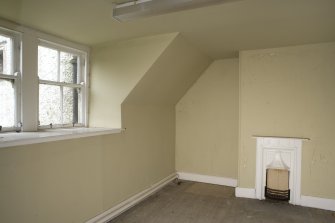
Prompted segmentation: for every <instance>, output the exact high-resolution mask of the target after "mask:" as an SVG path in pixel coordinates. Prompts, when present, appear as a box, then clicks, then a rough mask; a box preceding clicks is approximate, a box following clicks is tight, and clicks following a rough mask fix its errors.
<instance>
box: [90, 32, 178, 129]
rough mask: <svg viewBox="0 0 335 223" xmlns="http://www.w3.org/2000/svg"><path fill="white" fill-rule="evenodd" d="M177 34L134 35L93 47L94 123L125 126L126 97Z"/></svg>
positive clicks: (92, 110)
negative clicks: (123, 114)
mask: <svg viewBox="0 0 335 223" xmlns="http://www.w3.org/2000/svg"><path fill="white" fill-rule="evenodd" d="M176 35H177V34H165V35H158V36H151V37H144V38H138V39H132V40H128V41H123V42H120V43H117V44H114V45H111V46H108V45H107V46H106V45H103V46H99V47H96V48H94V49H93V50H92V54H91V58H92V61H91V64H92V69H91V70H92V71H91V73H92V75H91V80H90V81H91V83H90V85H91V88H90V111H89V120H90V123H89V124H90V126H94V127H97V126H98V127H116V128H120V127H121V103H122V101H123V100H124V99H125V98H126V97H127V95H128V94H129V93H130V91H131V90H132V89H133V88H134V87H135V85H136V84H137V82H138V81H139V80H140V79H141V78H142V77H143V76H144V74H145V73H146V72H147V71H148V69H149V68H150V67H151V66H152V64H153V63H154V62H155V60H156V59H157V58H158V57H159V56H160V54H161V53H162V52H163V51H164V50H165V49H166V47H167V46H168V45H169V44H170V43H171V41H172V40H173V39H174V38H175V37H176ZM97 74H99V75H97Z"/></svg>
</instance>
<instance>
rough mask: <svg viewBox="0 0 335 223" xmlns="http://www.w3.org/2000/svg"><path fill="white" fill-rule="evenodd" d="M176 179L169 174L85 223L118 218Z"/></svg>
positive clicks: (98, 222) (104, 221) (96, 222)
mask: <svg viewBox="0 0 335 223" xmlns="http://www.w3.org/2000/svg"><path fill="white" fill-rule="evenodd" d="M176 178H177V175H176V174H175V173H174V174H171V175H170V176H168V177H166V178H164V179H163V180H161V181H159V182H157V183H155V184H153V185H152V186H150V187H149V188H147V189H145V190H144V191H142V192H140V193H138V194H135V195H134V196H132V197H130V198H128V199H127V200H125V201H123V202H121V203H120V204H118V205H116V206H114V207H112V208H110V209H109V210H107V211H105V212H103V213H101V214H99V215H98V216H96V217H94V218H92V219H90V220H88V221H87V222H86V223H106V222H108V221H110V220H112V219H113V218H115V217H117V216H119V215H120V214H122V213H123V212H125V211H127V210H128V209H130V208H132V207H133V206H135V205H136V204H138V203H139V202H141V201H143V200H144V199H146V198H147V197H149V196H150V195H152V194H154V193H155V192H157V191H158V190H160V189H161V188H162V187H164V186H165V185H167V184H168V183H170V182H172V181H173V180H174V179H176Z"/></svg>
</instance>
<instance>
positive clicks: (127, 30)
mask: <svg viewBox="0 0 335 223" xmlns="http://www.w3.org/2000/svg"><path fill="white" fill-rule="evenodd" d="M0 2H1V7H0V17H3V18H6V19H9V20H13V21H15V22H18V23H21V24H24V25H27V26H30V27H33V28H37V29H40V30H42V31H45V32H48V33H52V34H56V35H58V36H61V37H64V38H66V39H69V40H72V41H76V42H79V43H83V44H86V45H90V46H94V45H99V44H103V43H106V42H113V41H119V40H122V39H129V38H134V37H140V36H146V35H154V34H161V33H169V32H180V33H181V34H182V35H183V36H184V37H185V38H186V39H187V40H189V41H190V42H192V43H193V44H194V45H196V46H197V47H198V48H199V49H200V50H202V51H203V52H204V53H206V54H208V55H209V56H211V57H213V58H226V57H233V56H237V52H238V50H243V49H258V48H269V47H280V46H289V45H297V44H304V43H316V42H328V41H335V0H240V1H232V2H228V3H224V4H221V5H215V6H210V7H205V8H199V9H193V10H187V11H182V12H176V13H171V14H165V15H160V16H154V17H150V18H144V19H138V20H134V21H129V22H122V23H120V22H117V21H115V20H113V19H112V16H111V13H112V2H113V0H0Z"/></svg>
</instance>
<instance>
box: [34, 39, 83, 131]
mask: <svg viewBox="0 0 335 223" xmlns="http://www.w3.org/2000/svg"><path fill="white" fill-rule="evenodd" d="M38 77H39V125H40V127H41V128H45V127H47V128H50V127H51V128H53V127H67V126H84V125H85V55H84V54H83V53H82V52H79V51H76V50H72V49H70V48H66V47H64V46H60V45H56V44H52V43H49V42H44V41H41V42H40V44H39V46H38Z"/></svg>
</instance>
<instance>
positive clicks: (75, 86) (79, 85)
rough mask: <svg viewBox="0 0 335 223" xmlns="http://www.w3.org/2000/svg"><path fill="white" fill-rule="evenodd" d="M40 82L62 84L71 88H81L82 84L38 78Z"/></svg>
mask: <svg viewBox="0 0 335 223" xmlns="http://www.w3.org/2000/svg"><path fill="white" fill-rule="evenodd" d="M39 82H40V84H48V85H55V86H62V87H72V88H82V87H83V85H82V84H72V83H66V82H58V81H48V80H40V81H39Z"/></svg>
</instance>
